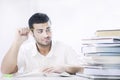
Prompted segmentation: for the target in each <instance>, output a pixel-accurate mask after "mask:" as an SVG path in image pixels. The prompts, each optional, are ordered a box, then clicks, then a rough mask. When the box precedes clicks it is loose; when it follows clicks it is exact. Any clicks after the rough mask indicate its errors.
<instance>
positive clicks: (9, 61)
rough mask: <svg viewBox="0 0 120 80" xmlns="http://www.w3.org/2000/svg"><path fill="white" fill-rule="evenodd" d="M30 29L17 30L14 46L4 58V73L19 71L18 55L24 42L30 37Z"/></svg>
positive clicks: (2, 67)
mask: <svg viewBox="0 0 120 80" xmlns="http://www.w3.org/2000/svg"><path fill="white" fill-rule="evenodd" d="M28 33H29V29H28V28H22V29H19V30H18V31H17V36H16V38H15V41H14V42H13V43H12V46H11V47H10V49H9V50H8V52H7V53H6V55H5V56H4V58H3V61H2V65H1V72H2V73H4V74H11V73H15V72H17V71H18V67H17V56H18V52H19V49H20V46H21V45H22V43H23V42H24V41H25V40H26V39H27V38H28Z"/></svg>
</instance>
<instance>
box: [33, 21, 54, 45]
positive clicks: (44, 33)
mask: <svg viewBox="0 0 120 80" xmlns="http://www.w3.org/2000/svg"><path fill="white" fill-rule="evenodd" d="M33 28H34V29H33V36H34V38H35V40H36V41H37V43H38V45H40V46H48V45H50V43H51V35H52V34H51V27H50V23H49V22H47V23H35V24H33Z"/></svg>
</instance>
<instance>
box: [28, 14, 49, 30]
mask: <svg viewBox="0 0 120 80" xmlns="http://www.w3.org/2000/svg"><path fill="white" fill-rule="evenodd" d="M48 21H49V17H48V16H47V15H46V14H44V13H35V14H33V15H32V16H31V17H30V19H29V21H28V24H29V28H30V29H32V28H33V24H35V23H46V22H48Z"/></svg>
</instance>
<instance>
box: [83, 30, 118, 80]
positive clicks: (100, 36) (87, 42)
mask: <svg viewBox="0 0 120 80" xmlns="http://www.w3.org/2000/svg"><path fill="white" fill-rule="evenodd" d="M95 36H96V37H94V38H91V39H82V44H83V47H82V48H81V52H82V53H84V55H85V61H86V62H87V65H85V66H84V67H85V71H84V74H85V75H89V76H90V75H91V76H99V78H100V76H101V78H102V77H103V76H104V78H106V79H120V30H98V31H96V33H95Z"/></svg>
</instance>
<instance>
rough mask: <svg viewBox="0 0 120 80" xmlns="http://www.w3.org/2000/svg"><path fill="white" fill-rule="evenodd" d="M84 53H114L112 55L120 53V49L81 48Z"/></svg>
mask: <svg viewBox="0 0 120 80" xmlns="http://www.w3.org/2000/svg"><path fill="white" fill-rule="evenodd" d="M81 52H82V53H102V52H110V53H111V52H112V53H120V47H118V46H116V47H94V46H86V47H81Z"/></svg>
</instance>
